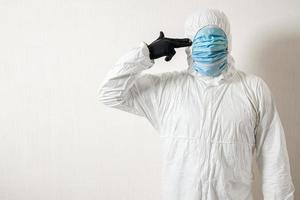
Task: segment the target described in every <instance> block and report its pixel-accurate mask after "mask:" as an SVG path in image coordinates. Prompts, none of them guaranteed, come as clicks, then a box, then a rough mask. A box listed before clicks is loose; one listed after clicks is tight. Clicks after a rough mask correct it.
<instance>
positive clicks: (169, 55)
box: [165, 49, 176, 62]
mask: <svg viewBox="0 0 300 200" xmlns="http://www.w3.org/2000/svg"><path fill="white" fill-rule="evenodd" d="M175 54H176V51H175V49H172V50H171V51H170V53H169V54H168V55H167V56H166V57H165V61H167V62H168V61H170V60H171V59H172V58H173V56H174V55H175Z"/></svg>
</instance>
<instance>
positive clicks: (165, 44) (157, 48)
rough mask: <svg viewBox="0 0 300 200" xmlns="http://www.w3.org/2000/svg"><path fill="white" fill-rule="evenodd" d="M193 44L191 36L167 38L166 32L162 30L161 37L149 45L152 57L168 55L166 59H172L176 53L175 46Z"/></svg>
mask: <svg viewBox="0 0 300 200" xmlns="http://www.w3.org/2000/svg"><path fill="white" fill-rule="evenodd" d="M191 45H192V41H191V40H190V39H189V38H183V39H176V38H166V37H165V36H164V33H163V32H162V31H160V34H159V37H158V38H157V39H156V40H155V41H153V42H152V43H151V44H150V45H147V46H148V49H149V52H150V59H157V58H160V57H163V56H166V57H165V61H170V60H171V59H172V57H173V56H174V55H175V53H176V51H175V48H180V47H188V46H191Z"/></svg>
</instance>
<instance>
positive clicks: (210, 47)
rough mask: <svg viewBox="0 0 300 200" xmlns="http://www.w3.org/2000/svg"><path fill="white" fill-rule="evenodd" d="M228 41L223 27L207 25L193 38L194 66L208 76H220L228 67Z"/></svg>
mask: <svg viewBox="0 0 300 200" xmlns="http://www.w3.org/2000/svg"><path fill="white" fill-rule="evenodd" d="M227 55H228V41H227V37H226V34H225V33H224V31H223V30H222V29H221V28H218V27H214V26H206V27H204V28H202V29H200V30H199V31H198V32H197V34H196V35H195V37H194V39H193V44H192V59H193V68H194V69H195V70H196V71H197V72H199V73H201V74H204V75H207V76H218V75H220V74H221V72H222V71H223V70H224V69H225V68H226V67H227Z"/></svg>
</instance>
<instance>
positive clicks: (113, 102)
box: [97, 87, 123, 107]
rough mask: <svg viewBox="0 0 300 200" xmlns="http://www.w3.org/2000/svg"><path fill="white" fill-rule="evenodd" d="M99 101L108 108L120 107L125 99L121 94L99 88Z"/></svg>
mask: <svg viewBox="0 0 300 200" xmlns="http://www.w3.org/2000/svg"><path fill="white" fill-rule="evenodd" d="M97 100H98V101H99V102H101V103H102V104H103V105H105V106H108V107H118V106H119V105H121V104H122V102H123V98H122V96H121V95H120V94H119V92H115V91H112V90H106V89H105V88H104V87H100V88H99V90H98V92H97Z"/></svg>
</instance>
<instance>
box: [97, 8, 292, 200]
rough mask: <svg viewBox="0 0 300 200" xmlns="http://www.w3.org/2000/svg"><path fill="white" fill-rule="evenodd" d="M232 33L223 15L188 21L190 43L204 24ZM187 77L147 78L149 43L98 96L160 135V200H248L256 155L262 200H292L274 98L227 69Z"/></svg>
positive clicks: (208, 13) (118, 67) (185, 73)
mask: <svg viewBox="0 0 300 200" xmlns="http://www.w3.org/2000/svg"><path fill="white" fill-rule="evenodd" d="M209 24H214V25H217V26H219V27H220V28H222V29H223V30H224V32H225V33H226V34H227V37H228V40H229V44H228V45H229V46H228V50H229V51H230V50H231V35H230V27H229V22H228V19H227V18H226V16H225V15H224V13H223V12H221V11H218V10H214V9H208V10H205V11H204V12H200V13H196V14H194V15H192V16H191V17H190V18H188V20H187V22H186V27H185V31H186V32H185V34H186V36H187V37H189V38H190V39H193V36H194V35H195V33H196V32H197V30H199V29H200V28H202V27H203V26H205V25H209ZM186 53H187V61H188V67H187V68H186V69H184V70H182V71H172V72H163V73H159V74H155V75H154V74H147V73H143V72H144V71H146V70H147V69H149V68H151V67H152V66H153V64H154V60H151V59H150V58H149V50H148V48H147V45H146V43H144V42H141V44H140V46H139V47H137V48H134V49H132V50H131V51H130V52H128V53H127V54H126V55H124V56H123V57H122V58H121V59H120V60H119V61H118V62H117V63H116V64H115V66H113V68H112V69H111V70H110V71H109V73H108V74H107V75H106V77H105V79H104V81H103V82H102V83H101V85H100V87H99V91H98V95H99V100H100V101H101V102H103V103H104V104H105V105H107V106H110V107H113V108H117V109H120V110H124V111H127V112H130V113H133V114H136V115H139V116H143V117H145V118H146V119H148V120H149V122H150V123H151V124H152V126H153V127H154V128H155V129H156V130H157V132H158V133H159V136H160V141H161V147H162V149H161V150H162V159H163V177H162V187H163V190H162V191H163V193H162V200H251V199H253V197H252V193H251V183H252V182H253V180H254V176H253V175H254V174H253V171H252V170H253V169H252V155H253V153H254V150H256V154H255V155H256V157H255V158H256V161H257V164H258V168H259V170H260V173H261V180H262V190H263V195H264V199H265V200H292V199H294V196H293V195H294V185H293V183H292V178H291V174H290V164H289V157H288V152H287V147H286V140H285V134H284V130H283V127H282V124H281V121H280V118H279V115H278V111H277V109H276V105H275V102H274V98H273V96H272V94H271V91H270V89H269V87H268V86H267V84H266V83H265V82H264V80H262V78H260V77H258V76H256V75H253V74H248V73H245V72H243V71H240V70H238V69H236V68H235V65H234V59H233V57H232V56H231V55H230V54H229V58H228V59H229V60H228V61H229V66H228V68H227V69H226V70H224V71H222V74H221V75H219V76H217V77H208V76H204V75H200V74H199V73H197V72H196V71H194V70H193V68H192V66H191V61H192V60H191V56H190V47H187V48H186Z"/></svg>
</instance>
